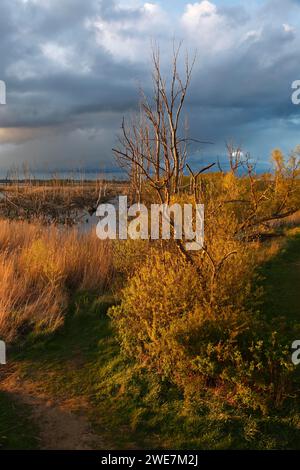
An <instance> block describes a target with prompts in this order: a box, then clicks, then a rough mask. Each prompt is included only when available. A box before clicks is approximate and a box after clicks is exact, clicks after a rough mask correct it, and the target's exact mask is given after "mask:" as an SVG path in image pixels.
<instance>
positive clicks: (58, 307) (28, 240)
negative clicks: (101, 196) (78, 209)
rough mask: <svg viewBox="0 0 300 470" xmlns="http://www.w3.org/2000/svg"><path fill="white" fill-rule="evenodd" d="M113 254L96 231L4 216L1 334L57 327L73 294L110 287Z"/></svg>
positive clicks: (1, 231)
mask: <svg viewBox="0 0 300 470" xmlns="http://www.w3.org/2000/svg"><path fill="white" fill-rule="evenodd" d="M110 252H111V245H110V243H109V242H104V241H101V240H99V239H98V238H97V237H96V235H95V234H94V233H89V234H79V233H78V231H77V230H76V229H72V230H62V229H58V228H56V227H55V226H50V227H45V226H42V225H39V224H37V223H36V224H29V223H27V222H9V221H7V220H0V279H1V283H0V337H1V338H3V339H5V340H6V341H13V340H15V339H16V338H17V337H19V336H20V335H22V334H23V333H27V332H28V331H53V330H55V329H56V328H58V327H59V326H60V325H61V324H62V323H63V320H64V315H65V312H66V309H67V306H68V301H69V299H70V296H71V295H72V294H74V293H76V292H78V291H81V290H82V291H97V292H101V291H104V290H106V289H107V287H108V285H109V283H110V280H111V276H112V271H113V268H112V256H111V253H110Z"/></svg>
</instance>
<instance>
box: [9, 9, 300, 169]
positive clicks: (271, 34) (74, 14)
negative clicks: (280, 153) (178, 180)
mask: <svg viewBox="0 0 300 470" xmlns="http://www.w3.org/2000/svg"><path fill="white" fill-rule="evenodd" d="M248 4H249V2H246V1H239V2H237V1H234V2H233V1H232V2H230V1H226V2H224V1H221V0H215V1H213V0H212V1H207V0H204V1H201V2H198V3H197V2H196V3H186V4H185V3H184V2H182V1H180V0H179V1H173V2H172V3H167V5H168V6H166V2H162V1H161V2H159V1H158V2H156V3H154V2H153V3H142V2H139V1H137V0H135V1H127V2H125V1H121V0H119V1H117V0H116V1H108V0H102V1H101V0H100V1H99V0H86V1H85V2H82V0H1V4H0V79H1V80H5V82H6V85H7V105H6V106H1V107H0V166H1V168H8V167H9V166H10V165H12V164H22V163H23V162H24V161H26V162H29V163H31V164H33V165H35V166H36V167H37V168H43V166H45V165H46V164H47V166H48V167H52V168H72V167H75V166H78V165H81V166H82V165H84V166H86V167H89V168H96V167H100V168H106V169H108V168H110V167H111V166H113V159H112V152H111V148H112V146H113V145H114V141H115V136H116V134H117V132H118V129H119V128H120V123H121V120H122V117H123V116H126V115H130V114H132V113H133V112H134V111H135V110H136V107H137V102H138V88H139V86H141V85H142V86H143V87H144V88H145V89H146V91H149V90H150V89H151V68H150V46H151V41H153V40H155V41H157V42H158V43H159V45H160V50H161V56H162V63H163V68H164V69H166V70H167V68H168V63H169V59H170V51H171V49H172V42H173V39H174V38H175V40H184V47H185V48H186V49H187V50H189V51H190V53H191V54H193V53H194V51H195V50H196V51H197V61H196V66H195V69H194V75H193V81H192V85H191V89H190V93H189V96H188V101H187V106H186V113H187V114H188V116H189V124H190V134H191V136H192V137H194V138H197V139H202V140H210V141H213V142H214V145H211V146H209V148H208V147H205V146H202V147H197V146H194V148H192V149H191V153H192V155H193V159H194V160H195V161H196V160H197V159H204V160H205V159H206V160H211V159H214V158H216V157H217V156H219V155H222V153H224V146H225V141H226V140H229V139H230V140H235V141H236V142H237V143H238V144H240V145H242V146H243V148H244V149H245V150H246V151H250V152H251V153H252V155H253V156H254V157H256V158H258V159H259V160H260V161H261V162H262V164H267V162H268V159H269V155H270V152H271V150H272V148H274V147H278V146H279V147H282V148H283V150H284V151H286V152H288V151H289V150H291V149H292V148H293V147H294V146H295V145H297V144H299V143H300V137H299V126H300V119H299V118H300V107H297V106H295V105H293V104H292V103H291V84H292V82H293V81H294V80H297V79H299V78H300V66H299V52H300V31H299V26H298V25H299V24H300V23H299V19H300V2H299V1H296V0H285V2H282V1H279V0H269V1H261V2H253V4H251V6H250V5H248Z"/></svg>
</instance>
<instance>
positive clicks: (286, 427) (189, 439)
mask: <svg viewBox="0 0 300 470" xmlns="http://www.w3.org/2000/svg"><path fill="white" fill-rule="evenodd" d="M262 271H263V275H264V276H265V278H266V279H265V281H264V285H265V289H266V296H265V302H264V309H263V310H264V313H265V314H266V316H267V317H268V319H269V320H270V321H273V322H275V324H277V325H281V326H282V325H283V328H284V329H288V331H290V332H291V333H290V334H291V339H296V338H294V336H292V335H294V334H295V333H294V331H295V326H296V325H297V324H298V325H299V324H300V312H299V306H300V234H298V235H297V234H296V235H295V236H292V237H290V238H289V239H288V241H287V244H286V246H285V248H284V250H283V251H282V252H281V253H280V254H279V255H277V256H275V257H274V259H272V260H271V261H270V262H268V263H267V264H266V265H265V266H264V267H263V269H262ZM110 304H111V299H109V298H105V297H102V298H98V299H97V298H91V297H90V296H88V295H82V296H80V297H79V298H77V299H75V300H74V304H73V305H72V307H71V309H70V315H69V316H68V317H67V319H66V324H65V326H64V327H63V328H62V329H61V330H60V331H59V332H57V333H56V334H54V335H51V336H48V337H42V336H40V337H38V338H36V337H35V338H29V339H28V340H27V341H26V343H25V344H23V345H22V347H20V348H19V351H18V350H16V351H14V352H13V354H12V356H11V357H10V361H12V365H11V369H10V370H8V371H7V374H6V376H5V377H4V378H2V379H1V378H0V418H1V407H2V402H1V396H2V395H1V391H2V393H5V397H6V399H10V400H9V403H16V406H17V408H16V409H15V410H14V414H12V415H11V416H8V418H7V426H9V422H11V421H13V420H15V418H14V416H15V415H17V416H20V410H21V409H22V410H24V409H26V410H28V409H29V410H31V411H30V414H31V420H32V423H33V424H32V426H31V430H30V431H28V433H27V435H25V434H26V433H24V436H23V437H22V436H21V437H20V439H19V441H18V442H13V441H11V442H12V444H11V445H12V446H13V447H14V448H20V447H22V446H23V447H25V448H34V447H38V448H42V449H93V448H96V449H105V448H110V449H113V448H115V449H129V448H130V449H132V448H151V447H152V448H168V447H169V448H171V447H173V448H178V449H180V448H183V449H187V448H199V449H230V448H241V449H245V448H294V449H295V448H297V449H299V448H300V415H299V419H298V418H297V417H296V416H295V414H293V413H292V414H291V415H286V416H282V417H281V416H277V415H274V416H270V417H269V416H266V417H265V418H258V419H257V420H255V418H254V417H253V416H247V415H244V416H242V415H239V416H238V414H239V413H237V414H234V415H230V414H228V415H226V414H224V413H223V411H224V410H223V411H222V413H221V414H220V413H219V411H217V410H216V411H212V410H210V411H209V412H206V414H205V413H203V415H202V416H197V417H195V416H193V417H191V418H188V417H187V416H185V413H184V410H183V412H182V408H181V407H182V397H181V396H180V395H179V394H178V392H177V391H176V390H173V389H172V387H170V386H169V385H166V387H165V390H164V389H163V387H161V386H159V385H158V382H157V381H156V378H155V377H154V378H153V377H150V378H149V377H143V376H141V375H138V374H136V371H135V368H134V366H133V365H132V364H128V363H126V361H124V359H123V358H122V357H121V355H120V351H119V346H118V343H117V341H116V338H115V336H114V334H113V332H112V330H111V326H110V322H109V320H108V319H107V317H106V311H107V308H108V307H109V305H110ZM299 331H300V329H299ZM234 413H236V412H234ZM222 414H223V415H224V419H223V418H222ZM22 422H23V421H22ZM25 422H26V425H25V424H24V426H25V427H24V429H26V430H29V427H28V423H27V421H26V420H25ZM26 426H27V427H26ZM0 431H1V432H2V430H1V426H0ZM34 433H35V434H34ZM0 434H1V433H0ZM30 434H31V435H32V434H34V435H33V436H31V437H30V436H29V435H30ZM29 437H30V438H29ZM34 438H36V439H34ZM0 443H1V436H0Z"/></svg>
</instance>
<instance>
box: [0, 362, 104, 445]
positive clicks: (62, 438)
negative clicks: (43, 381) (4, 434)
mask: <svg viewBox="0 0 300 470" xmlns="http://www.w3.org/2000/svg"><path fill="white" fill-rule="evenodd" d="M10 370H11V368H10ZM0 390H1V391H3V392H5V393H7V394H8V395H9V396H10V397H11V398H12V399H13V400H15V401H16V402H18V403H20V404H24V405H27V406H29V407H30V409H31V418H32V420H33V421H34V422H35V423H36V425H37V427H38V429H39V436H38V441H39V442H40V444H39V448H40V449H43V450H91V449H105V447H107V444H105V442H104V441H103V440H102V439H101V437H100V436H98V435H96V434H95V433H94V432H93V430H92V429H91V426H90V423H89V421H88V419H87V418H86V415H87V412H88V403H86V402H85V400H84V399H80V398H79V399H72V400H66V401H63V402H60V403H57V402H55V401H54V400H53V399H52V398H49V397H48V396H47V395H45V394H44V393H40V392H39V387H38V384H37V383H34V382H30V381H29V380H26V379H25V380H24V378H20V377H19V375H18V372H6V373H5V375H3V374H2V376H1V377H0Z"/></svg>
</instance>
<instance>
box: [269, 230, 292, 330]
mask: <svg viewBox="0 0 300 470" xmlns="http://www.w3.org/2000/svg"><path fill="white" fill-rule="evenodd" d="M294 232H295V233H294V235H293V236H290V237H289V238H288V240H287V242H286V245H285V246H284V248H283V249H282V250H281V251H280V253H279V254H278V255H277V256H275V257H274V258H273V259H272V260H270V261H269V262H268V263H266V265H265V266H264V268H263V275H264V276H265V278H266V279H265V282H264V288H265V302H264V308H263V310H264V313H265V314H266V315H267V317H268V319H269V320H270V321H271V320H273V321H275V322H278V323H282V322H283V323H285V324H286V326H287V328H289V329H290V330H291V331H294V330H295V328H297V327H298V326H300V231H299V230H297V231H294ZM292 233H293V232H292ZM294 339H296V338H294Z"/></svg>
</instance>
